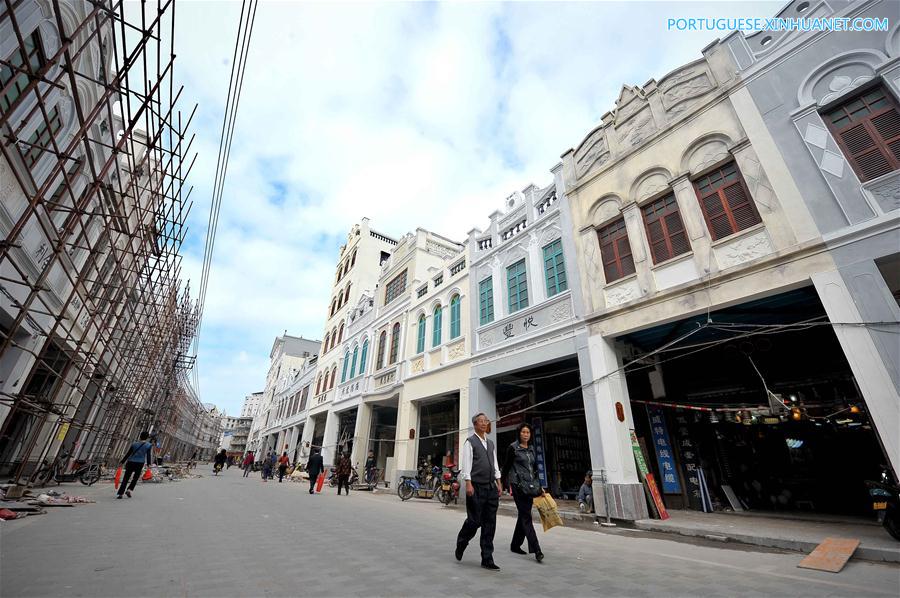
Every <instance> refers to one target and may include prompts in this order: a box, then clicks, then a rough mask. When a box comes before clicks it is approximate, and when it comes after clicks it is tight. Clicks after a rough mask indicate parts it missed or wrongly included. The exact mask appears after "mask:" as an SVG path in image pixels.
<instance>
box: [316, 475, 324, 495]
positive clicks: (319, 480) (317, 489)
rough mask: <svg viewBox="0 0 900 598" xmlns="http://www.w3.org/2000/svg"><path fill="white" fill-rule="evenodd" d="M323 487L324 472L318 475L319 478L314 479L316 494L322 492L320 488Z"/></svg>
mask: <svg viewBox="0 0 900 598" xmlns="http://www.w3.org/2000/svg"><path fill="white" fill-rule="evenodd" d="M324 485H325V472H322V473H320V474H319V477H318V478H316V492H321V491H322V486H324Z"/></svg>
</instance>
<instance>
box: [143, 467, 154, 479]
mask: <svg viewBox="0 0 900 598" xmlns="http://www.w3.org/2000/svg"><path fill="white" fill-rule="evenodd" d="M141 479H142V480H144V481H145V482H146V481H147V480H152V479H153V472H152V471H150V468H149V467H148V468H147V471H145V472H144V475H143V476H141Z"/></svg>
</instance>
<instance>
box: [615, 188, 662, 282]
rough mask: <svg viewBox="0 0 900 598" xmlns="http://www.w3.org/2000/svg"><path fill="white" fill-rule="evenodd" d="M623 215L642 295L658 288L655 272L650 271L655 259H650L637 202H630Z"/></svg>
mask: <svg viewBox="0 0 900 598" xmlns="http://www.w3.org/2000/svg"><path fill="white" fill-rule="evenodd" d="M622 217H623V218H624V219H625V230H626V231H627V233H628V243H629V244H630V245H631V258H632V260H634V271H635V273H636V274H637V280H638V286H639V287H640V289H641V295H642V296H643V295H647V294H649V293H652V292H653V291H655V290H656V283H655V282H654V279H653V272H651V271H650V266H651V265H653V261H652V260H651V259H650V254H649V252H648V249H647V248H648V247H649V246H648V245H647V241H646V239H645V235H644V221H643V219H642V218H641V211H640V210H639V209H638V207H637V205H636V204H630V205H628V206H626V207H625V208H624V209H623V210H622Z"/></svg>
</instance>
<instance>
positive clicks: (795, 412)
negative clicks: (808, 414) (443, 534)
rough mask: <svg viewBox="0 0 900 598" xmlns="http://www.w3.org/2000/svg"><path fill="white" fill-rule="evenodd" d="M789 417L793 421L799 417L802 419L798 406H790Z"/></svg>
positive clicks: (798, 419) (796, 420)
mask: <svg viewBox="0 0 900 598" xmlns="http://www.w3.org/2000/svg"><path fill="white" fill-rule="evenodd" d="M791 419H792V420H794V421H795V422H798V421H800V420H801V419H803V412H801V411H800V408H799V407H792V408H791Z"/></svg>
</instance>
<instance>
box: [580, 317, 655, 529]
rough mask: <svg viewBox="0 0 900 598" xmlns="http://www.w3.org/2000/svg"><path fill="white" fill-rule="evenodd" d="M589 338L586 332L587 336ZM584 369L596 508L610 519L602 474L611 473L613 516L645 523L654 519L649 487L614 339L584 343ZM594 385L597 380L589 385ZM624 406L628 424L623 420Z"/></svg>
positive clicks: (608, 476) (591, 337)
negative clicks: (634, 442)
mask: <svg viewBox="0 0 900 598" xmlns="http://www.w3.org/2000/svg"><path fill="white" fill-rule="evenodd" d="M582 334H584V333H582ZM578 365H579V368H580V370H581V380H582V382H583V383H585V384H586V386H585V387H584V389H583V391H582V393H583V397H584V415H585V420H586V421H587V429H588V443H589V446H590V451H591V469H592V470H593V472H594V496H595V499H594V504H595V509H596V511H597V513H598V514H599V515H606V506H605V501H604V495H603V492H604V489H603V486H602V484H600V479H601V477H600V472H601V470H604V471H605V472H606V479H607V480H608V493H609V505H610V516H611V517H614V518H616V519H628V520H634V519H644V518H646V517H647V516H648V513H647V502H646V499H645V498H644V488H643V486H642V484H641V482H640V480H639V478H638V473H637V466H636V465H635V462H634V456H633V453H632V450H631V430H633V429H634V421H633V419H632V415H631V402H630V400H629V397H628V387H627V386H626V384H625V375H624V374H622V373H613V372H615V371H616V370H617V369H618V368H619V367H621V365H622V360H621V357H620V355H619V353H618V351H617V350H616V347H615V346H614V344H613V341H612V340H611V339H607V338H604V337H602V336H600V335H599V334H595V335H587V336H586V338H581V339H579V349H578ZM589 381H593V382H592V383H589V384H588V382H589ZM618 404H621V407H620V409H621V413H622V414H623V416H624V417H623V419H624V421H619V418H618V415H617V408H618Z"/></svg>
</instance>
